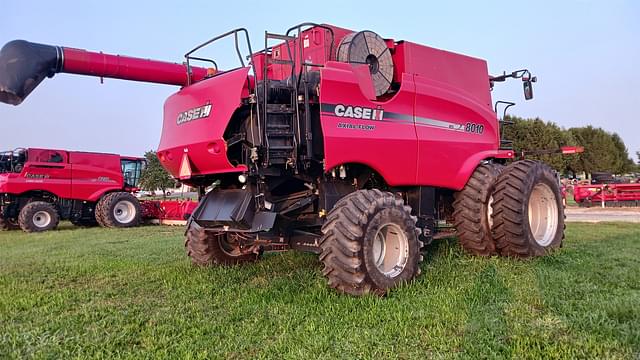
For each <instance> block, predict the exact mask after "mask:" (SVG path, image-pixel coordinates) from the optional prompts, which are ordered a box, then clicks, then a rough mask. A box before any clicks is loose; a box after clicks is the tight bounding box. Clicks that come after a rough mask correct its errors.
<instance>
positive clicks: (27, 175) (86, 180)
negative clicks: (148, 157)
mask: <svg viewBox="0 0 640 360" xmlns="http://www.w3.org/2000/svg"><path fill="white" fill-rule="evenodd" d="M144 161H145V160H144V159H142V158H135V157H124V156H120V155H115V154H100V153H89V152H77V151H64V150H53V149H33V148H30V149H16V150H13V151H8V152H4V153H0V230H10V229H17V228H22V230H24V231H28V232H35V231H45V230H51V229H54V228H55V227H56V226H58V222H59V221H60V220H70V221H71V222H72V223H73V224H75V225H81V226H89V225H95V224H100V225H102V226H106V227H130V226H136V225H138V224H139V223H140V219H141V212H140V204H139V202H138V199H136V198H135V196H133V195H132V194H131V192H134V191H137V190H138V181H139V180H140V173H141V171H142V168H143V166H144Z"/></svg>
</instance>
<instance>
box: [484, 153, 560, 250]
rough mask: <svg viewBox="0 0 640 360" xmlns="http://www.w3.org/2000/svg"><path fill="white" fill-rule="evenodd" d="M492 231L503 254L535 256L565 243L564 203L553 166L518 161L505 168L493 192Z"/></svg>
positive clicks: (529, 161)
mask: <svg viewBox="0 0 640 360" xmlns="http://www.w3.org/2000/svg"><path fill="white" fill-rule="evenodd" d="M493 198H494V202H493V227H492V232H493V236H494V238H495V240H496V245H497V248H498V251H499V252H500V254H501V255H504V256H512V257H521V258H527V257H536V256H543V255H545V254H547V253H550V252H552V251H553V250H555V249H557V248H559V247H560V246H562V240H563V239H564V207H563V206H562V196H561V193H560V185H559V183H558V179H557V177H556V175H555V172H554V171H553V169H551V168H550V167H549V166H548V165H546V164H544V163H541V162H539V161H533V160H522V161H516V162H514V163H512V164H511V165H509V166H508V167H507V168H505V169H504V171H503V172H502V174H501V175H500V176H499V178H498V182H497V184H496V190H495V193H494V195H493Z"/></svg>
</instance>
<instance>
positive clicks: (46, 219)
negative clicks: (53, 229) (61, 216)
mask: <svg viewBox="0 0 640 360" xmlns="http://www.w3.org/2000/svg"><path fill="white" fill-rule="evenodd" d="M32 220H33V224H34V225H35V226H36V227H39V228H45V227H47V226H49V224H51V214H49V213H48V212H46V211H43V210H41V211H38V212H36V213H35V214H33V219H32Z"/></svg>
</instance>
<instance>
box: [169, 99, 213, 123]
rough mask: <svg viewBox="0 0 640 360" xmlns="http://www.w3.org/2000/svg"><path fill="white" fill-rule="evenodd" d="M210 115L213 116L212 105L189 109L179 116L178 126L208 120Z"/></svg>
mask: <svg viewBox="0 0 640 360" xmlns="http://www.w3.org/2000/svg"><path fill="white" fill-rule="evenodd" d="M209 114H211V104H209V103H206V104H204V105H202V106H200V107H197V108H193V109H189V110H187V111H184V112H181V113H180V114H178V120H177V121H176V124H178V125H180V124H184V123H186V122H189V121H193V120H198V119H202V118H206V117H209Z"/></svg>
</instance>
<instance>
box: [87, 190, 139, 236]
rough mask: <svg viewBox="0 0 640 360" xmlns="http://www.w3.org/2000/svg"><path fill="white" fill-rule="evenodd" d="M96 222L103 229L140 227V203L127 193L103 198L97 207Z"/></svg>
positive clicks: (108, 195) (117, 193)
mask: <svg viewBox="0 0 640 360" xmlns="http://www.w3.org/2000/svg"><path fill="white" fill-rule="evenodd" d="M95 214H96V221H97V222H98V224H100V225H101V226H103V227H111V228H115V227H118V228H124V227H134V226H138V225H140V220H141V211H140V202H139V201H138V199H136V197H135V196H133V195H131V194H130V193H127V192H114V193H110V194H107V195H105V196H103V197H102V198H101V199H100V201H98V204H97V205H96V211H95Z"/></svg>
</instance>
